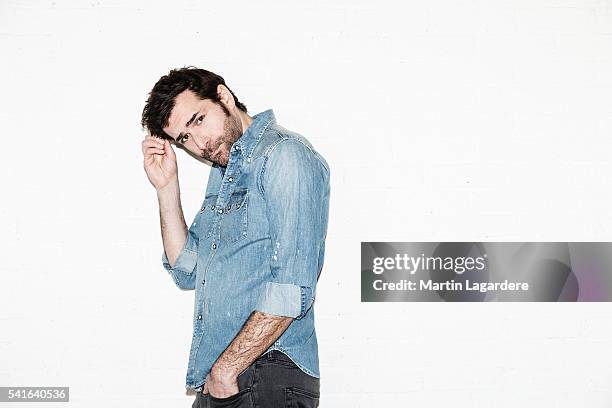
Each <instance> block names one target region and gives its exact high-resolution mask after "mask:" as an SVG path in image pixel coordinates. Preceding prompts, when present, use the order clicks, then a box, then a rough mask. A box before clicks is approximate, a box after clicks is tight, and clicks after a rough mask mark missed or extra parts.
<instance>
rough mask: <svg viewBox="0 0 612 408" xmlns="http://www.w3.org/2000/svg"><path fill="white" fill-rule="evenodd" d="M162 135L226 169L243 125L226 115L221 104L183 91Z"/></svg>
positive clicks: (176, 101)
mask: <svg viewBox="0 0 612 408" xmlns="http://www.w3.org/2000/svg"><path fill="white" fill-rule="evenodd" d="M220 103H223V102H220ZM164 132H166V134H168V135H169V136H170V137H172V138H173V139H174V141H175V144H177V145H180V146H183V147H184V148H185V149H187V150H189V151H190V152H191V153H193V154H194V155H196V156H198V157H202V158H204V159H206V160H208V161H211V162H215V163H217V164H219V165H221V166H227V162H228V160H229V152H230V148H231V147H232V144H233V143H234V142H235V141H236V140H237V139H238V138H239V137H240V136H241V135H242V125H241V122H240V118H239V117H237V115H232V114H229V115H228V114H227V113H226V112H225V111H224V109H223V107H222V106H221V105H220V104H218V103H215V102H212V101H211V100H210V99H200V98H199V97H198V96H197V95H196V94H195V93H194V92H193V91H190V90H185V91H183V92H181V93H180V94H178V95H177V96H176V98H175V101H174V108H173V109H172V112H171V113H170V118H169V120H168V126H167V127H165V128H164Z"/></svg>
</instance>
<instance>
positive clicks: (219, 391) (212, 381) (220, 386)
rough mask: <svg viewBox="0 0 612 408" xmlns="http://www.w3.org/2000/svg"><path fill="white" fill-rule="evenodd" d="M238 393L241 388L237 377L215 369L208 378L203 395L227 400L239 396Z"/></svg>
mask: <svg viewBox="0 0 612 408" xmlns="http://www.w3.org/2000/svg"><path fill="white" fill-rule="evenodd" d="M238 391H239V388H238V381H237V378H236V376H234V375H232V374H228V373H222V372H219V371H217V370H214V369H213V370H212V371H211V373H210V374H208V375H207V376H206V384H204V390H203V391H202V393H203V394H208V393H210V395H211V396H213V397H215V398H227V397H231V396H232V395H234V394H238Z"/></svg>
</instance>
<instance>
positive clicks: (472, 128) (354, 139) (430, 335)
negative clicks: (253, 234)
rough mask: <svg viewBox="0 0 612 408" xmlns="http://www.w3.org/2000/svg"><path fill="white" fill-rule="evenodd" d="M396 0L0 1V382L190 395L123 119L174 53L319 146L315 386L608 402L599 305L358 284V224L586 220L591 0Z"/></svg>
mask: <svg viewBox="0 0 612 408" xmlns="http://www.w3.org/2000/svg"><path fill="white" fill-rule="evenodd" d="M402 3H405V2H391V1H376V2H375V1H355V0H350V1H349V0H345V1H316V2H299V3H298V2H281V1H278V2H272V1H258V2H243V3H240V2H223V1H216V2H203V1H196V0H192V1H187V0H183V1H173V2H167V3H166V4H161V3H152V2H150V1H145V0H141V1H137V2H131V3H129V2H125V1H119V0H114V1H110V0H109V1H106V0H105V1H94V0H90V1H76V0H74V1H68V0H56V1H31V2H19V1H11V0H3V1H2V2H0V52H1V59H2V62H1V63H0V90H1V98H0V99H1V101H0V120H1V123H2V130H1V136H0V139H1V140H2V153H0V156H1V159H0V170H1V171H2V173H1V174H2V177H1V180H2V206H1V210H0V223H1V230H0V240H1V248H2V258H1V259H2V262H1V264H0V272H1V274H0V276H1V278H0V279H1V280H0V327H1V329H0V385H1V386H35V385H47V386H70V391H71V392H70V399H71V401H70V403H69V404H66V406H68V405H69V406H71V407H85V406H87V407H109V406H113V407H115V406H116V407H122V406H125V407H127V406H129V407H145V406H146V407H169V406H172V407H180V406H183V407H187V406H191V402H192V400H193V396H192V395H187V394H186V393H185V389H184V379H185V372H186V366H187V357H188V351H189V344H190V341H191V324H192V310H193V292H189V291H181V290H179V289H178V288H176V287H175V286H174V283H173V281H172V279H171V277H170V276H169V275H168V274H167V273H166V272H165V271H164V270H163V269H162V266H161V251H162V246H161V238H160V234H159V225H158V223H159V221H158V214H157V202H156V196H155V192H154V189H153V188H152V187H151V186H150V185H149V184H148V181H147V179H146V177H145V174H144V171H143V169H142V155H141V152H140V142H141V139H142V137H143V132H142V129H141V127H140V124H139V120H140V113H141V111H142V108H143V105H144V102H145V100H146V96H147V93H148V91H149V90H150V89H151V87H152V86H153V84H154V83H155V81H157V79H158V78H159V77H160V76H161V75H163V74H165V73H167V72H168V70H169V69H171V68H176V67H182V66H185V65H195V66H198V67H201V68H206V69H209V70H212V71H214V72H217V73H219V74H221V75H222V76H224V77H225V79H226V80H227V83H228V85H229V86H230V88H232V90H233V91H234V92H235V93H236V95H238V96H239V98H240V100H242V101H243V102H244V103H246V105H247V107H248V108H249V112H250V113H251V114H254V113H257V112H260V111H262V110H265V109H268V108H272V109H274V112H275V114H276V116H277V119H278V121H279V123H280V124H282V125H284V126H285V127H287V128H289V129H292V130H294V131H297V132H299V133H301V134H303V135H304V136H306V137H307V138H308V139H309V140H310V141H311V142H312V143H313V144H314V146H315V148H316V149H317V150H318V151H319V152H320V153H321V154H323V155H324V157H325V158H326V159H327V161H328V162H329V164H330V166H331V171H332V196H331V204H330V222H329V229H328V239H327V252H326V262H325V267H324V270H323V274H322V276H321V279H320V281H319V286H318V297H317V303H316V310H317V331H318V336H319V344H320V360H321V374H322V383H321V384H322V385H321V393H322V400H321V406H322V407H324V408H326V407H374V406H380V407H382V406H385V407H388V406H402V407H404V406H405V407H413V406H414V407H442V406H453V407H470V408H471V407H490V406H496V407H508V408H510V407H513V408H514V407H568V408H569V407H579V406H580V407H590V408H594V407H595V408H596V407H610V406H612V389H611V388H612V353H611V350H612V304H610V303H599V304H597V303H594V304H587V303H583V304H544V303H532V304H529V303H523V304H512V303H507V304H493V303H488V304H451V303H423V304H417V303H406V304H398V303H395V304H392V303H387V304H384V303H380V304H373V303H363V304H362V303H360V242H361V241H487V240H490V241H609V240H611V235H610V225H611V221H612V216H611V213H610V210H609V209H610V208H612V195H611V194H610V193H609V189H610V185H611V181H612V160H611V159H610V149H611V148H612V142H610V136H611V135H612V103H611V102H612V96H611V95H612V75H611V72H612V2H611V1H609V0H562V1H544V0H538V1H534V0H522V1H485V0H481V1H450V0H438V1H423V2H411V3H408V4H402ZM177 153H178V156H179V171H180V177H181V186H182V193H183V194H182V197H183V207H184V210H185V214H186V217H187V222H188V223H189V222H190V220H191V219H192V218H193V216H194V215H195V212H196V210H197V208H198V205H199V204H200V203H201V201H202V194H203V192H204V189H205V183H206V180H207V177H208V172H209V167H207V166H206V165H204V164H201V163H198V162H196V161H195V160H193V159H192V158H190V157H189V156H187V155H186V154H185V153H184V152H177ZM28 405H29V404H24V405H20V406H24V407H25V406H28ZM3 406H4V405H3ZM57 406H64V405H63V404H57Z"/></svg>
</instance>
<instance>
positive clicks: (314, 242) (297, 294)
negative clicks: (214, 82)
mask: <svg viewBox="0 0 612 408" xmlns="http://www.w3.org/2000/svg"><path fill="white" fill-rule="evenodd" d="M329 192H330V184H329V166H328V164H327V162H326V161H325V159H324V158H323V157H322V156H321V155H320V154H319V153H318V152H316V151H315V150H314V148H313V146H312V145H311V143H310V142H309V141H308V140H307V139H306V138H304V137H303V136H302V135H299V134H297V133H294V132H291V131H289V130H287V129H285V128H283V127H281V126H279V125H278V124H277V123H276V120H275V117H274V113H273V112H272V110H267V111H265V112H262V113H259V114H257V115H255V116H254V117H253V122H252V123H251V125H250V126H249V127H248V128H247V130H246V131H245V132H244V134H243V135H242V136H241V137H240V138H239V139H238V140H237V141H236V142H234V144H233V145H232V147H231V149H230V156H229V161H228V164H227V167H223V166H220V165H217V164H214V165H213V167H212V168H211V170H210V175H209V179H208V184H207V187H206V194H205V197H204V202H203V203H202V205H201V207H200V211H199V212H198V213H197V215H196V216H195V218H194V220H193V222H192V224H191V226H190V227H189V232H188V234H187V241H186V242H185V246H184V247H183V249H182V250H181V252H180V254H179V256H178V257H177V259H176V262H175V265H174V266H173V267H171V266H170V264H169V262H168V258H167V256H166V254H165V252H164V253H163V255H162V263H163V265H164V268H165V269H166V270H167V271H168V272H169V273H170V275H171V276H172V278H173V280H174V282H175V283H176V285H177V286H178V287H179V288H181V289H195V304H194V313H193V338H192V343H191V350H190V353H189V364H188V368H187V377H186V387H187V388H195V389H198V390H199V389H201V387H202V386H203V384H204V382H205V378H206V376H207V375H208V373H209V372H210V370H211V367H212V365H213V364H214V363H215V361H216V360H217V358H218V357H219V356H220V355H221V354H222V353H223V351H224V350H225V349H226V348H227V346H228V345H229V344H230V343H231V341H232V340H233V339H234V337H235V336H236V335H237V334H238V332H239V331H240V329H241V328H242V326H243V325H244V323H245V322H246V321H247V319H248V318H249V316H250V315H251V313H252V312H253V311H260V312H264V313H269V314H272V315H278V316H288V317H292V318H294V320H293V321H292V323H291V325H290V326H289V328H288V329H287V330H286V331H285V332H284V333H283V334H282V335H281V336H280V337H279V338H278V339H277V340H276V341H275V342H274V343H273V344H272V345H271V346H270V348H269V349H268V351H269V350H280V351H282V352H283V353H285V354H286V355H287V356H289V357H290V358H291V359H292V360H293V361H294V363H295V364H296V365H297V366H298V367H300V369H302V371H304V372H305V373H306V374H308V375H311V376H313V377H317V378H319V377H320V375H319V357H318V348H317V336H316V333H315V327H314V307H313V303H314V300H315V293H316V285H317V280H318V278H319V274H320V273H321V269H322V267H323V258H324V253H325V237H326V234H327V220H328V212H329Z"/></svg>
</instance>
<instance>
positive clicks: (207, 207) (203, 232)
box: [198, 194, 219, 238]
mask: <svg viewBox="0 0 612 408" xmlns="http://www.w3.org/2000/svg"><path fill="white" fill-rule="evenodd" d="M218 197H219V196H218V195H217V194H210V195H207V196H206V197H205V198H204V202H203V203H202V207H200V212H199V222H200V228H199V229H198V235H199V236H200V237H205V238H210V236H211V235H212V232H213V219H214V216H215V211H216V209H217V207H216V204H217V198H218Z"/></svg>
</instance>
